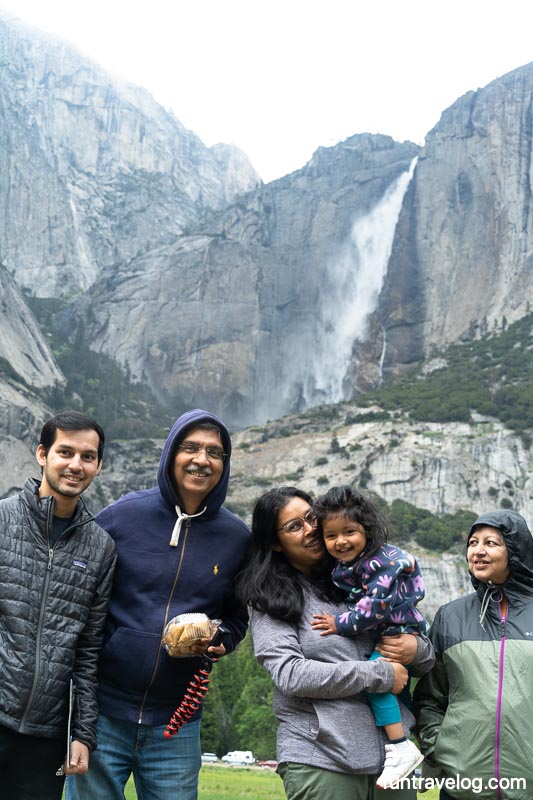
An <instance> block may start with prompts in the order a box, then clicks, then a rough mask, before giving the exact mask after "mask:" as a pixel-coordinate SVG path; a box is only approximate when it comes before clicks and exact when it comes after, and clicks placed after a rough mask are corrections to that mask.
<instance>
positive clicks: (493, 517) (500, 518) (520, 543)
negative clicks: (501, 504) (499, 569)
mask: <svg viewBox="0 0 533 800" xmlns="http://www.w3.org/2000/svg"><path fill="white" fill-rule="evenodd" d="M484 525H487V526H490V527H491V528H496V529H497V530H499V531H500V533H501V535H502V536H503V540H504V542H505V544H506V547H507V555H508V558H509V571H510V575H509V578H508V579H507V581H506V582H505V584H504V585H505V587H506V588H513V587H514V588H515V589H518V590H519V591H522V592H523V591H524V587H528V589H529V590H530V591H532V590H533V537H532V536H531V532H530V530H529V528H528V526H527V523H526V521H525V519H524V518H523V517H522V516H521V515H520V514H518V512H516V511H506V510H504V509H501V510H499V511H490V512H488V513H486V514H482V515H481V516H480V517H478V518H477V519H476V521H475V522H474V524H473V525H472V527H471V528H470V532H469V534H468V539H467V546H468V541H469V540H470V537H471V536H472V534H473V532H474V530H475V529H476V528H479V527H480V526H484ZM470 580H471V581H472V585H473V587H474V589H476V590H478V588H479V587H481V589H482V591H483V592H484V590H485V588H486V585H485V584H484V583H482V582H481V581H480V580H478V579H477V578H475V577H474V576H473V575H470ZM478 593H479V592H478Z"/></svg>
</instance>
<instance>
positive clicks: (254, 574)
mask: <svg viewBox="0 0 533 800" xmlns="http://www.w3.org/2000/svg"><path fill="white" fill-rule="evenodd" d="M295 497H300V498H301V499H302V500H305V502H306V503H309V505H312V502H313V501H312V498H311V496H310V495H308V494H307V492H304V491H303V490H302V489H297V488H295V487H294V486H281V487H278V488H274V489H270V490H269V491H268V492H265V493H264V494H262V495H261V497H259V498H258V499H257V500H256V503H255V506H254V510H253V517H252V538H251V542H250V546H249V549H248V554H247V558H246V560H245V565H244V567H243V569H242V570H241V572H240V573H239V575H238V576H237V581H236V593H237V597H238V598H239V599H240V600H241V602H243V603H245V604H247V605H251V606H252V608H254V609H256V610H257V611H263V612H265V613H267V614H270V616H271V617H274V618H275V619H281V620H284V621H285V622H298V620H299V619H300V618H301V616H302V612H303V606H304V580H305V581H310V582H311V583H312V584H313V588H314V590H315V591H316V593H317V594H318V595H319V597H321V598H322V599H323V600H331V599H339V600H340V598H341V596H342V595H341V594H340V593H339V592H338V590H337V587H335V586H334V584H333V583H332V581H331V578H330V573H331V569H332V566H333V563H334V562H333V560H332V559H331V558H330V556H329V555H328V554H327V553H325V554H324V559H323V561H322V562H320V564H318V565H317V568H316V570H314V571H313V573H312V574H311V575H310V576H305V579H304V576H303V575H302V573H300V572H299V571H298V570H297V569H295V568H294V567H293V566H292V565H291V564H289V562H288V561H287V559H286V558H285V555H284V554H283V553H282V552H280V551H277V550H273V547H274V546H275V545H276V544H279V539H278V514H279V512H280V511H281V510H282V508H284V507H285V506H286V505H287V503H289V502H290V501H291V500H292V499H293V498H295Z"/></svg>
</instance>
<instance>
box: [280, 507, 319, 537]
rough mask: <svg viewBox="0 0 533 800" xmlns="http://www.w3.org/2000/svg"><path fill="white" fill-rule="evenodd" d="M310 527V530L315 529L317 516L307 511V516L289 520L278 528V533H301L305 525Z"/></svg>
mask: <svg viewBox="0 0 533 800" xmlns="http://www.w3.org/2000/svg"><path fill="white" fill-rule="evenodd" d="M306 523H307V525H310V526H311V528H316V526H317V525H318V520H317V516H316V514H315V512H314V511H311V510H309V511H308V512H307V514H304V515H303V517H295V518H294V519H290V520H289V521H288V522H286V523H285V525H282V526H281V528H278V532H279V531H284V532H285V533H301V532H302V531H303V530H304V528H305V524H306Z"/></svg>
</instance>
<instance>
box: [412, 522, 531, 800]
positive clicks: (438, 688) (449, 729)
mask: <svg viewBox="0 0 533 800" xmlns="http://www.w3.org/2000/svg"><path fill="white" fill-rule="evenodd" d="M479 526H491V527H494V528H497V529H498V530H499V531H500V532H501V534H502V535H503V538H504V540H505V544H506V546H507V551H508V557H509V569H510V576H509V578H508V579H507V581H506V582H505V584H503V585H501V586H494V585H493V584H491V582H490V581H489V582H487V583H486V584H484V583H481V582H480V581H478V580H476V579H475V578H474V577H473V576H472V584H473V586H474V589H475V592H474V593H472V594H468V595H465V596H463V597H460V598H459V599H457V600H454V601H453V602H451V603H448V604H446V605H444V606H442V607H441V608H440V609H439V610H438V611H437V614H436V616H435V619H434V621H433V625H432V627H431V631H430V639H431V641H432V642H433V645H434V647H435V654H436V664H435V667H434V668H433V670H432V671H431V672H430V673H429V674H428V675H425V676H424V677H423V678H421V679H420V681H419V683H418V685H417V687H416V689H415V693H414V711H415V716H416V720H417V723H416V727H415V732H416V734H417V736H418V737H419V740H420V746H421V749H422V752H423V753H424V754H425V755H426V758H427V760H428V762H429V764H431V765H435V766H436V767H438V768H439V769H440V774H439V776H438V778H435V785H437V783H436V782H437V781H442V780H443V779H447V780H446V783H445V784H444V788H445V790H446V792H447V793H448V794H449V795H450V796H451V797H454V798H458V799H459V800H472V798H479V800H531V798H533V538H532V536H531V533H530V531H529V529H528V527H527V525H526V522H525V520H524V519H523V517H521V516H520V514H517V513H516V512H514V511H504V510H501V511H495V512H493V513H488V514H483V515H482V516H481V517H479V518H478V519H477V520H476V521H475V523H474V525H473V526H472V528H471V530H470V535H472V532H473V531H474V529H475V528H476V527H479ZM502 595H504V596H505V598H506V599H507V604H508V610H507V616H505V614H504V613H503V609H504V605H502ZM437 772H438V770H436V773H437Z"/></svg>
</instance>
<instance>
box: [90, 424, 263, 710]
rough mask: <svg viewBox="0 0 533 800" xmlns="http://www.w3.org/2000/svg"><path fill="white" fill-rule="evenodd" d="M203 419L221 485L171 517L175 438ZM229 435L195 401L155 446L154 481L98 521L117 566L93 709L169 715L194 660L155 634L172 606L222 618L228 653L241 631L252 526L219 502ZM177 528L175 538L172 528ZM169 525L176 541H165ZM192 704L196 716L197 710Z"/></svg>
mask: <svg viewBox="0 0 533 800" xmlns="http://www.w3.org/2000/svg"><path fill="white" fill-rule="evenodd" d="M203 422H211V423H215V424H216V425H218V426H219V428H220V430H221V431H222V445H223V448H224V452H225V453H227V457H226V458H225V460H224V463H223V472H222V475H221V478H220V481H219V482H218V484H217V485H216V486H215V487H214V489H212V491H211V492H210V493H209V494H208V495H207V497H206V498H205V499H204V500H203V501H202V503H201V504H200V509H199V511H202V509H203V508H204V506H205V507H206V509H205V511H204V512H203V513H201V514H200V515H199V516H192V517H186V518H184V519H183V520H182V522H181V525H178V526H177V525H176V523H177V521H178V513H177V510H176V506H178V507H179V508H180V510H181V511H183V508H182V507H181V502H180V498H179V497H178V496H177V493H176V488H175V485H174V482H173V478H172V474H173V463H174V456H175V452H176V446H177V444H178V442H179V441H181V439H183V436H184V434H185V432H187V431H189V430H191V429H192V428H194V427H196V426H197V425H198V424H200V423H203ZM230 456H231V441H230V437H229V433H228V431H227V429H226V427H225V425H224V423H223V422H222V421H221V420H220V419H218V418H217V417H215V416H214V415H213V414H209V413H208V412H206V411H201V410H200V409H195V410H194V411H188V412H186V413H185V414H183V415H182V416H181V417H179V419H178V420H177V421H176V422H175V423H174V425H173V427H172V429H171V431H170V434H169V436H168V439H167V441H166V443H165V445H164V447H163V451H162V453H161V460H160V464H159V470H158V474H157V482H158V486H157V487H155V488H153V489H146V490H144V491H139V492H133V493H131V494H127V495H125V496H124V497H121V498H120V500H117V501H116V502H114V503H112V504H111V505H110V506H108V507H107V508H105V509H104V510H103V511H101V512H100V513H99V514H98V515H97V517H96V521H97V522H98V524H99V525H100V526H101V527H102V528H104V530H106V531H108V532H109V534H110V535H111V536H112V538H113V540H114V541H115V544H116V548H117V556H118V558H117V568H116V571H115V578H114V583H113V593H112V597H111V603H110V606H109V615H108V620H107V626H106V632H105V639H104V648H103V650H102V653H101V656H100V663H99V689H98V703H99V708H100V712H101V713H102V714H105V715H106V716H110V717H114V718H117V719H122V720H128V721H130V722H139V723H141V722H142V723H144V724H146V725H163V724H166V723H168V721H169V719H170V717H171V715H172V713H173V712H174V710H175V709H176V706H177V705H179V703H180V702H181V700H182V698H183V695H184V693H185V691H186V689H187V686H188V684H189V681H190V679H191V678H192V677H193V675H194V673H195V672H196V671H197V669H198V667H199V665H200V664H201V659H199V658H196V657H193V658H171V657H170V656H169V655H168V654H167V652H166V650H165V648H164V647H163V645H162V644H161V637H162V634H163V629H164V628H165V625H166V624H167V622H168V621H169V620H170V619H172V617H174V616H176V615H177V614H183V613H189V612H203V613H205V614H207V616H208V617H209V618H210V619H221V620H222V623H223V625H224V627H225V628H227V630H228V631H229V633H228V634H227V635H226V637H225V639H224V645H225V647H226V651H227V652H230V651H231V650H233V649H234V648H235V647H236V645H237V644H238V643H239V642H240V640H241V639H242V638H243V636H244V634H245V633H246V628H247V623H248V614H247V611H246V608H245V607H244V606H242V605H241V604H240V603H238V602H237V600H236V598H235V596H234V593H233V583H234V578H235V575H236V573H237V572H238V570H239V568H240V566H241V564H242V561H243V558H244V555H245V553H246V550H247V547H248V540H249V535H250V532H249V529H248V528H247V526H246V525H245V524H244V522H242V521H241V520H240V519H239V518H238V517H236V516H235V515H234V514H232V513H231V512H230V511H228V510H227V509H226V508H224V507H223V505H222V503H223V502H224V500H225V498H226V492H227V488H228V480H229V472H230ZM177 528H179V536H176V534H177ZM173 532H174V536H175V538H177V546H171V545H170V544H169V543H170V539H171V537H172V534H173ZM200 714H201V711H200V712H198V713H197V714H196V715H195V717H193V719H196V718H198V717H199V716H200Z"/></svg>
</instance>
